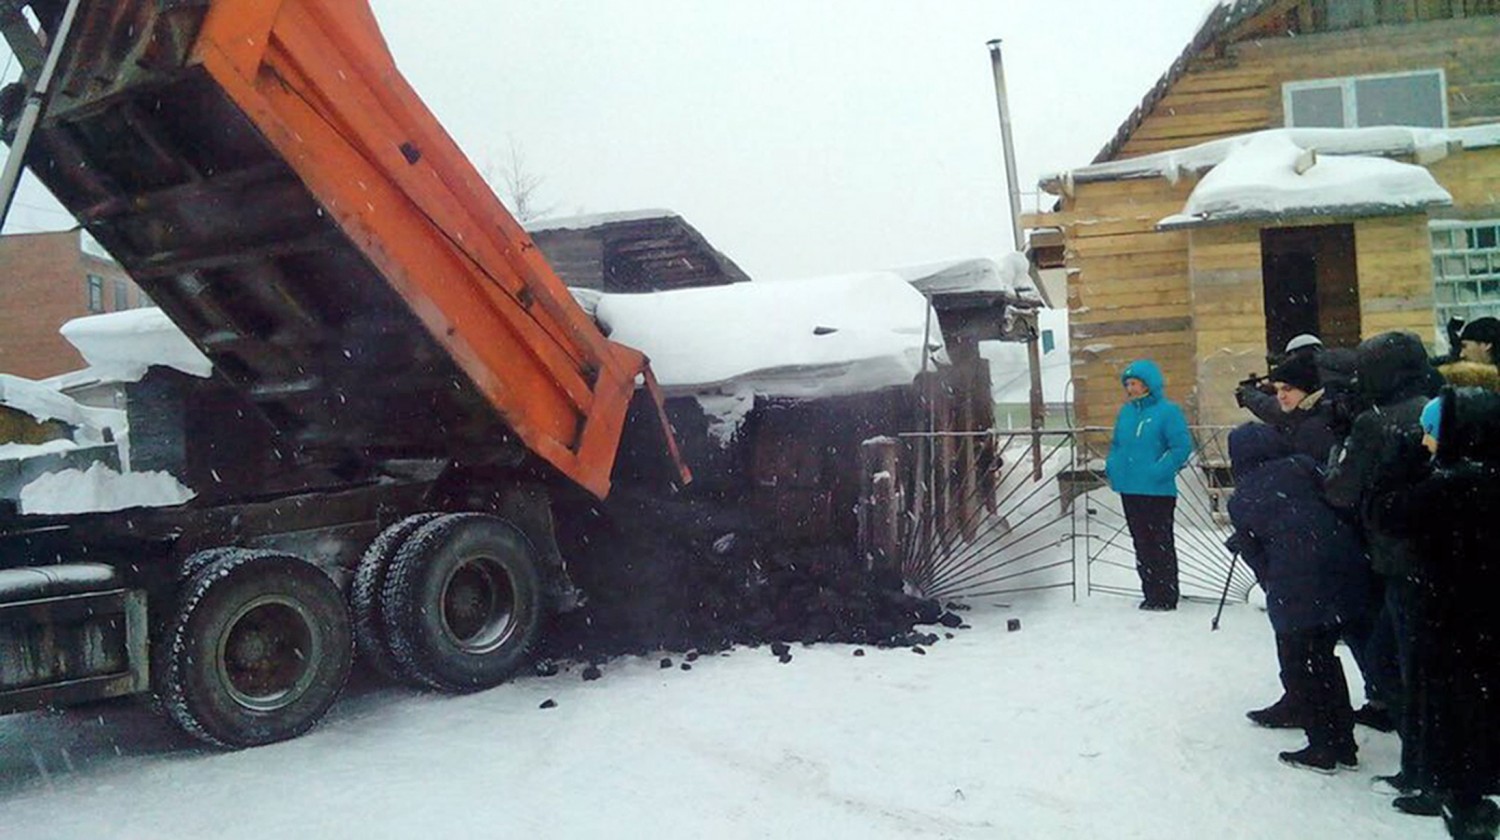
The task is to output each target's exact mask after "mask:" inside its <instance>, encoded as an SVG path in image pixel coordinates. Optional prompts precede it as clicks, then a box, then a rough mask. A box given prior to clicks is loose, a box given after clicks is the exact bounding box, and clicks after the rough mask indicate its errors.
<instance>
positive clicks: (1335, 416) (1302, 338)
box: [1234, 333, 1365, 459]
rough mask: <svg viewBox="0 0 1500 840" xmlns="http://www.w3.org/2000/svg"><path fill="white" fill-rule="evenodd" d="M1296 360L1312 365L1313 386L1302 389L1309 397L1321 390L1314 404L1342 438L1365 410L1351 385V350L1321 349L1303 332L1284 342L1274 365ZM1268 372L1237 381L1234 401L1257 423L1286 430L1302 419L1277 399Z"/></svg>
mask: <svg viewBox="0 0 1500 840" xmlns="http://www.w3.org/2000/svg"><path fill="white" fill-rule="evenodd" d="M1296 359H1307V360H1310V361H1311V362H1312V365H1313V368H1312V370H1313V371H1314V373H1315V376H1316V380H1315V381H1316V387H1313V388H1312V389H1310V390H1309V389H1304V392H1305V394H1311V393H1312V392H1313V391H1316V390H1319V389H1321V390H1322V395H1321V396H1320V397H1319V398H1318V400H1317V401H1316V402H1318V403H1319V404H1321V405H1322V406H1323V412H1324V416H1325V417H1326V418H1327V420H1328V423H1329V426H1330V428H1332V429H1333V431H1334V434H1335V436H1336V437H1339V438H1342V437H1343V436H1344V435H1346V434H1348V432H1349V427H1350V426H1351V425H1352V424H1353V422H1354V418H1355V417H1356V416H1357V415H1358V414H1359V412H1360V411H1362V410H1364V407H1365V406H1364V405H1363V404H1362V403H1361V401H1360V400H1359V399H1358V397H1357V392H1356V391H1355V388H1354V385H1353V380H1354V366H1355V354H1354V351H1353V350H1340V349H1333V348H1328V347H1324V346H1323V341H1322V340H1321V339H1319V338H1318V337H1317V336H1315V335H1312V334H1309V333H1303V334H1302V335H1299V336H1297V337H1295V338H1293V339H1292V340H1291V341H1288V342H1287V344H1286V351H1285V352H1284V353H1283V354H1282V356H1281V358H1280V359H1279V360H1277V361H1276V362H1275V365H1276V366H1278V367H1279V366H1280V365H1285V364H1289V363H1291V362H1292V361H1293V360H1296ZM1299 364H1300V363H1299ZM1272 373H1273V375H1272V376H1265V377H1258V376H1251V377H1249V378H1248V379H1245V380H1243V381H1242V382H1240V383H1239V386H1238V387H1237V388H1236V389H1235V393H1234V400H1235V402H1236V403H1237V404H1239V406H1240V407H1241V408H1244V409H1247V410H1248V411H1249V412H1250V413H1251V414H1254V415H1255V417H1256V419H1258V420H1260V421H1261V422H1263V423H1269V424H1271V425H1273V426H1278V427H1281V428H1288V427H1289V426H1291V425H1292V424H1293V423H1296V422H1298V421H1299V420H1301V419H1302V416H1301V415H1296V414H1293V413H1291V411H1290V409H1287V408H1285V407H1284V406H1283V405H1282V403H1281V402H1280V400H1279V399H1278V398H1277V395H1276V387H1275V383H1276V379H1275V376H1274V373H1275V372H1274V371H1273V372H1272ZM1301 381H1302V382H1303V384H1308V383H1309V380H1308V379H1307V378H1306V377H1303V379H1302V380H1301ZM1297 451H1299V452H1306V454H1308V455H1311V456H1313V457H1315V458H1319V459H1321V458H1323V457H1325V456H1326V455H1327V454H1328V450H1327V449H1324V450H1323V451H1322V452H1321V453H1314V452H1311V451H1309V450H1304V449H1301V448H1298V450H1297Z"/></svg>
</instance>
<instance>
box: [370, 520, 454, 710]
mask: <svg viewBox="0 0 1500 840" xmlns="http://www.w3.org/2000/svg"><path fill="white" fill-rule="evenodd" d="M439 516H442V514H440V513H419V514H416V515H415V516H408V517H406V518H405V519H403V520H401V521H400V522H397V523H396V524H394V525H392V526H390V527H389V528H386V529H385V530H384V531H381V532H380V536H378V537H376V538H375V541H374V542H372V543H370V547H369V548H368V549H366V550H365V553H364V556H362V557H361V558H360V559H359V567H358V568H356V569H355V571H354V582H353V583H352V584H350V586H349V611H350V612H351V613H352V614H353V617H354V651H355V653H356V654H358V655H359V656H360V657H361V658H362V659H364V661H365V662H367V663H369V665H370V667H372V668H374V669H375V671H376V673H378V674H380V675H381V676H383V677H385V678H386V679H390V680H395V681H397V682H405V683H411V682H415V681H416V680H415V678H414V677H413V676H412V675H410V674H407V673H404V672H403V670H402V668H401V664H400V663H399V662H397V661H396V659H395V657H393V656H391V647H390V634H389V633H388V632H387V630H386V623H385V611H384V610H383V609H382V608H381V600H380V597H381V590H382V589H384V588H385V580H386V576H387V574H388V572H389V571H390V567H391V561H392V560H394V559H395V557H396V553H397V552H399V551H400V550H401V547H402V546H403V545H405V544H406V541H407V540H408V539H410V537H411V535H412V534H414V533H416V531H417V529H418V528H420V527H422V526H423V525H426V524H427V523H429V522H431V521H432V520H434V519H437V518H438V517H439Z"/></svg>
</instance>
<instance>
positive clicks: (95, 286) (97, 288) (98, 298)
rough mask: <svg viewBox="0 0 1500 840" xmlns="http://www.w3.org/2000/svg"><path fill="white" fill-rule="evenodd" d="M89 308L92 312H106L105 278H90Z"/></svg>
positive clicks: (90, 276)
mask: <svg viewBox="0 0 1500 840" xmlns="http://www.w3.org/2000/svg"><path fill="white" fill-rule="evenodd" d="M88 307H89V311H90V312H103V311H104V278H102V277H95V276H94V275H92V274H90V275H89V278H88Z"/></svg>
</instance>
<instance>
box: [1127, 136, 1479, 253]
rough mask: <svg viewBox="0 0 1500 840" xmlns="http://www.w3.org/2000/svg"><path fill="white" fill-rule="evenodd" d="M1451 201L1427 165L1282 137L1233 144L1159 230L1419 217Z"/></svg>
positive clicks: (1260, 138) (1252, 139) (1255, 137)
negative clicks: (1317, 148)
mask: <svg viewBox="0 0 1500 840" xmlns="http://www.w3.org/2000/svg"><path fill="white" fill-rule="evenodd" d="M1452 203H1453V196H1452V195H1451V194H1450V193H1449V192H1448V191H1447V190H1445V189H1443V187H1442V185H1441V184H1439V183H1438V182H1437V179H1435V178H1434V177H1433V176H1432V173H1431V172H1429V171H1428V170H1427V168H1426V167H1423V166H1420V165H1418V164H1414V163H1405V162H1403V161H1399V160H1392V159H1390V158H1385V157H1379V156H1376V155H1318V154H1317V153H1316V152H1310V151H1308V150H1307V149H1304V148H1302V147H1301V146H1298V145H1297V144H1296V143H1295V142H1293V140H1292V138H1291V137H1290V136H1288V135H1287V134H1286V133H1285V132H1265V133H1261V134H1257V135H1255V136H1254V137H1252V138H1250V139H1249V140H1248V141H1247V142H1245V143H1243V144H1240V145H1238V146H1234V147H1233V148H1232V149H1231V151H1230V153H1229V154H1228V155H1227V156H1226V157H1225V158H1224V161H1223V162H1222V163H1220V164H1219V165H1218V166H1215V167H1214V168H1213V169H1212V170H1211V171H1209V172H1208V174H1206V175H1204V176H1203V178H1202V179H1201V180H1200V181H1198V183H1197V184H1196V185H1195V186H1194V187H1193V192H1192V195H1190V196H1188V200H1187V204H1186V205H1185V206H1184V207H1183V208H1182V210H1181V212H1179V213H1176V214H1173V215H1171V216H1168V217H1167V218H1165V219H1162V220H1161V221H1160V222H1158V223H1157V227H1158V229H1161V230H1174V229H1178V228H1183V227H1197V226H1200V225H1211V224H1222V223H1227V222H1234V223H1240V222H1249V221H1261V220H1267V219H1286V218H1294V217H1301V216H1341V217H1351V216H1353V217H1364V216H1382V215H1397V214H1406V213H1422V212H1425V211H1426V210H1427V209H1428V208H1430V207H1434V206H1443V205H1449V204H1452Z"/></svg>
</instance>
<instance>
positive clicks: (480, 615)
mask: <svg viewBox="0 0 1500 840" xmlns="http://www.w3.org/2000/svg"><path fill="white" fill-rule="evenodd" d="M381 600H382V604H383V608H384V614H385V619H386V630H387V632H388V634H389V642H390V652H391V655H392V657H393V658H394V659H395V660H396V662H397V663H398V665H399V667H400V669H401V670H402V671H403V672H406V673H409V674H411V675H412V676H414V677H415V678H416V679H418V680H420V681H421V683H423V684H425V685H427V686H429V687H431V688H434V689H437V690H439V691H449V692H462V691H475V690H478V689H482V688H489V687H490V686H493V685H496V684H498V683H501V682H503V681H504V680H505V679H506V678H507V677H509V676H510V675H511V674H512V673H514V672H515V670H516V669H517V668H518V667H520V665H521V664H522V663H523V662H524V661H525V658H526V654H527V653H528V651H529V650H530V649H531V646H532V645H533V644H534V643H535V642H536V640H537V638H538V637H539V636H540V634H541V626H542V611H543V610H542V584H541V576H540V574H539V571H538V569H537V564H536V556H535V552H534V551H533V549H532V547H531V543H530V542H529V541H528V540H527V539H526V537H525V536H524V535H523V534H522V533H521V531H520V530H519V529H517V528H516V527H514V526H513V525H511V524H510V523H508V522H506V521H504V520H502V519H498V518H496V517H493V516H486V515H482V514H450V515H448V516H443V517H440V518H438V519H435V520H433V521H431V522H428V523H426V524H425V525H423V526H421V527H420V528H418V529H417V531H416V532H415V533H414V534H412V536H411V537H410V538H409V539H407V540H406V542H405V543H404V544H403V545H402V546H401V548H400V549H399V550H398V551H397V552H396V556H395V558H394V559H393V560H392V561H391V566H390V569H389V570H388V573H387V576H386V582H385V588H384V590H383V592H382V598H381Z"/></svg>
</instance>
